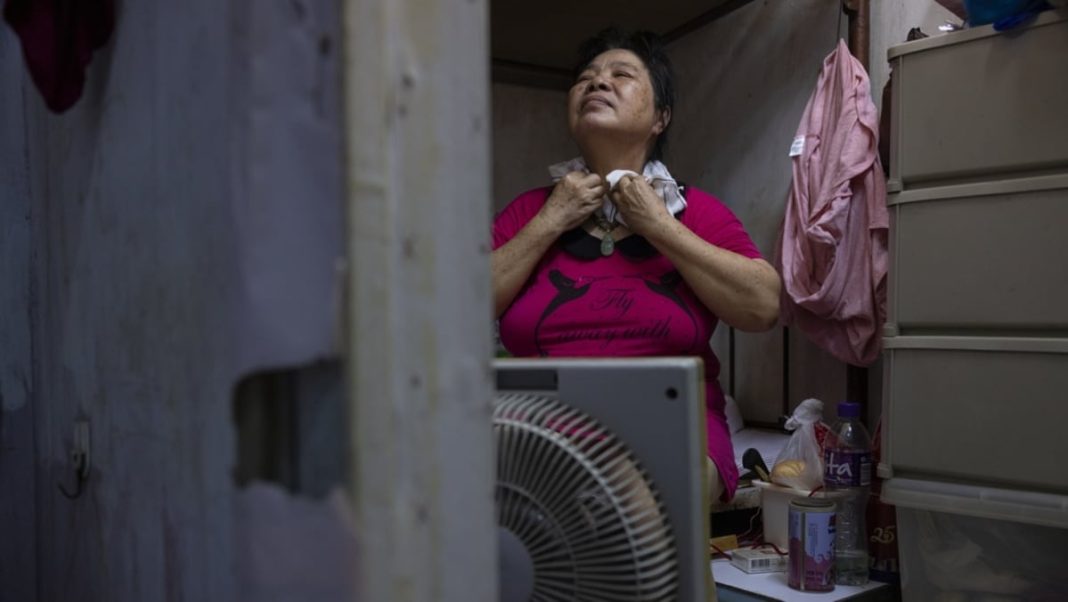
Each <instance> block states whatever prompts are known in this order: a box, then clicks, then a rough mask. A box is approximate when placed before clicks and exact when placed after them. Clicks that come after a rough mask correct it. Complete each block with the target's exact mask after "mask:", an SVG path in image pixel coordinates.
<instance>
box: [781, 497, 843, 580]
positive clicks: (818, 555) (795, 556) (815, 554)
mask: <svg viewBox="0 0 1068 602" xmlns="http://www.w3.org/2000/svg"><path fill="white" fill-rule="evenodd" d="M834 510H835V507H834V502H832V501H830V500H824V499H816V498H802V499H797V500H793V501H791V502H790V519H789V522H790V560H789V563H788V566H787V571H786V573H787V584H788V585H789V586H790V587H792V588H794V589H796V590H801V591H806V592H829V591H831V590H833V589H834V563H835V558H834V540H835V532H834V525H835V521H834V516H835V512H834Z"/></svg>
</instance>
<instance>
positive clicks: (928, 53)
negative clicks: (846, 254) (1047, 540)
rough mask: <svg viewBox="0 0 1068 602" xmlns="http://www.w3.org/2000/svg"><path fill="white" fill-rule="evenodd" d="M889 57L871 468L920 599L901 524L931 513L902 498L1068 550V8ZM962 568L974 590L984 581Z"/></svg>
mask: <svg viewBox="0 0 1068 602" xmlns="http://www.w3.org/2000/svg"><path fill="white" fill-rule="evenodd" d="M890 60H891V62H892V63H893V65H894V90H893V93H894V98H893V101H892V102H893V104H892V121H893V124H894V129H893V131H892V135H891V154H892V158H891V174H890V182H889V183H888V189H889V190H890V195H889V199H888V204H889V206H890V214H891V224H890V225H891V241H890V252H891V267H890V280H889V291H888V292H889V296H888V300H889V307H888V324H887V328H886V335H887V336H886V338H885V348H886V352H885V362H884V366H885V374H884V400H883V404H884V409H883V427H884V432H883V441H884V450H883V458H882V463H881V465H880V466H879V472H880V474H881V475H882V476H883V477H887V478H890V481H888V482H887V483H886V484H885V488H884V497H885V498H886V499H887V500H888V501H890V502H891V503H896V504H898V507H899V515H900V514H901V513H902V512H904V515H903V516H902V518H903V519H904V520H901V519H900V518H899V520H900V521H901V524H902V532H901V534H900V536H901V538H902V541H901V545H902V561H903V563H904V567H903V568H904V571H905V574H904V575H903V577H904V578H905V579H906V583H905V587H904V593H905V594H906V598H914V599H923V598H925V597H927V596H931V595H935V594H936V593H937V592H936V591H935V590H934V589H930V587H933V586H932V583H931V581H930V580H926V579H924V573H923V571H922V570H921V569H922V567H923V562H921V561H920V559H917V558H912V559H909V558H906V557H905V553H906V551H907V550H919V549H920V548H921V547H923V546H922V545H920V542H919V539H918V538H919V534H917V533H916V532H915V531H914V530H913V531H912V532H909V530H908V529H905V526H906V525H910V526H912V525H928V526H929V525H931V524H934V523H932V522H931V520H929V517H928V518H925V519H924V520H917V517H916V516H914V515H912V514H909V513H910V512H913V511H916V512H919V511H924V512H931V513H933V514H932V516H936V517H939V516H940V517H943V518H946V517H949V516H955V517H968V519H967V520H977V519H976V517H982V518H983V519H990V518H998V519H1002V521H1007V522H1006V524H1016V523H1030V524H1031V525H1036V524H1041V525H1044V526H1045V527H1047V528H1048V527H1051V526H1052V527H1055V528H1056V529H1055V531H1054V536H1055V537H1059V539H1057V545H1061V544H1063V545H1064V547H1065V548H1068V437H1066V436H1065V435H1063V434H1062V431H1064V428H1065V425H1068V15H1065V14H1063V13H1056V12H1047V13H1044V14H1043V15H1041V16H1040V17H1039V18H1038V19H1036V20H1035V21H1034V22H1033V23H1031V24H1030V25H1029V26H1027V27H1026V28H1023V29H1022V30H1021V31H1018V32H1014V33H1013V34H1011V35H1004V34H1000V33H997V32H994V31H993V30H992V29H991V28H990V27H984V28H976V29H971V30H965V31H962V32H956V33H953V34H948V35H945V36H940V37H935V38H928V39H925V40H921V41H917V42H911V43H908V44H905V45H902V46H898V47H895V48H893V49H891V50H890ZM947 520H948V519H947ZM954 520H956V519H954ZM968 524H970V525H975V524H985V523H983V522H982V521H980V522H979V523H968ZM969 528H974V527H969ZM1061 528H1064V529H1066V530H1063V532H1062V530H1061ZM980 547H981V546H980ZM928 548H929V546H928ZM917 553H918V552H917ZM1057 553H1060V554H1063V553H1064V552H1063V550H1061V549H1058V550H1057ZM910 566H911V567H912V569H913V570H912V577H913V579H912V584H911V586H910V585H909V583H908V578H909V568H910ZM928 568H931V567H928ZM936 573H937V574H938V575H939V576H940V577H939V578H943V581H942V583H943V585H945V584H946V583H947V582H946V581H945V580H944V577H945V575H946V572H945V567H941V568H939V567H935V568H933V569H931V574H936ZM962 577H964V578H963V580H962V581H961V582H962V583H964V584H965V585H964V586H962V587H965V589H964V590H962V591H964V592H965V593H968V590H967V589H966V588H967V587H968V585H967V584H968V583H969V582H970V583H972V584H973V585H974V584H976V583H978V582H977V581H976V580H974V579H971V580H969V579H968V578H967V576H966V575H963V576H962ZM1058 578H1059V579H1060V582H1057V579H1058ZM1052 579H1053V582H1054V585H1055V586H1057V587H1061V586H1063V587H1064V588H1065V590H1064V591H1068V576H1065V575H1059V576H1055V577H1052ZM949 583H953V582H952V580H950V581H949ZM929 586H930V587H929ZM976 587H978V586H976ZM925 588H927V589H925ZM943 589H953V586H950V585H947V586H946V588H943ZM981 591H983V590H981V589H979V590H974V591H972V592H971V593H979V592H981ZM910 593H911V595H910ZM986 593H992V592H989V591H988V592H986ZM1000 593H1001V594H1004V593H1008V592H1000ZM1034 593H1036V592H1030V593H1029V594H1027V595H1030V594H1034ZM1038 593H1044V592H1038Z"/></svg>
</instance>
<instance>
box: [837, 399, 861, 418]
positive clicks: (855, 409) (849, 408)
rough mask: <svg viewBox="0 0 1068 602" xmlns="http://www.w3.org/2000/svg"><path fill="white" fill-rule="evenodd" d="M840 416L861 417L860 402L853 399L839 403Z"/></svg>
mask: <svg viewBox="0 0 1068 602" xmlns="http://www.w3.org/2000/svg"><path fill="white" fill-rule="evenodd" d="M838 417H839V418H860V404H859V403H856V402H853V401H843V402H842V403H839V404H838Z"/></svg>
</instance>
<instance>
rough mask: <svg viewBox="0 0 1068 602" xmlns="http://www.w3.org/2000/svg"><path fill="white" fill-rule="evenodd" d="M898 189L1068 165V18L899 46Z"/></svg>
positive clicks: (895, 104)
mask: <svg viewBox="0 0 1068 602" xmlns="http://www.w3.org/2000/svg"><path fill="white" fill-rule="evenodd" d="M888 56H889V58H890V61H891V63H892V64H893V68H894V87H893V100H892V107H891V115H892V120H893V123H894V127H893V130H892V133H891V155H892V157H893V159H892V160H891V173H890V182H889V184H888V185H889V188H890V190H901V189H905V190H907V189H909V188H913V187H918V186H927V185H930V184H931V183H936V182H937V181H939V180H942V181H946V180H949V181H952V180H957V181H961V180H966V179H975V178H990V177H991V176H992V175H993V174H1005V173H1025V172H1026V173H1032V174H1034V173H1037V172H1041V171H1044V170H1058V169H1060V170H1064V169H1065V168H1068V116H1066V113H1065V111H1066V109H1065V107H1068V64H1066V63H1065V57H1068V15H1066V11H1047V12H1045V13H1043V14H1041V15H1039V17H1038V18H1036V19H1035V20H1034V21H1033V22H1032V23H1031V24H1030V25H1029V26H1026V27H1022V28H1020V29H1019V30H1014V31H1013V32H1011V33H1008V34H1003V33H999V32H996V31H994V29H993V27H992V26H985V27H978V28H975V29H969V30H964V31H959V32H954V33H950V34H945V35H940V36H934V37H930V38H926V39H923V40H917V41H915V42H909V43H906V44H902V45H899V46H895V47H893V48H891V49H890V50H889V53H888Z"/></svg>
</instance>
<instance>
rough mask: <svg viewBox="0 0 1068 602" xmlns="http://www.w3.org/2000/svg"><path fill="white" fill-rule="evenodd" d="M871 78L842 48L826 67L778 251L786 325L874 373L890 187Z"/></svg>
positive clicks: (796, 149)
mask: <svg viewBox="0 0 1068 602" xmlns="http://www.w3.org/2000/svg"><path fill="white" fill-rule="evenodd" d="M878 149H879V115H878V111H877V110H876V108H875V105H874V104H873V103H872V100H871V92H870V84H869V81H868V74H867V73H865V71H864V67H863V66H862V65H861V64H860V63H859V62H858V61H857V60H856V59H855V58H853V56H852V55H850V53H849V49H848V48H847V47H846V45H845V43H844V42H842V41H839V43H838V47H837V48H836V49H835V50H834V52H832V53H831V54H830V55H829V56H828V57H827V58H826V59H824V61H823V68H822V70H821V71H820V75H819V81H818V83H817V85H816V90H815V91H814V92H813V94H812V97H811V98H810V99H809V101H808V106H807V107H806V108H805V113H804V115H803V117H802V118H801V125H800V126H799V127H798V129H797V137H796V138H795V139H794V144H793V146H792V147H791V149H790V155H791V156H792V157H793V183H792V185H791V187H790V195H789V198H788V199H787V202H786V217H785V220H784V222H783V230H782V234H781V236H780V239H779V245H778V248H777V250H776V251H777V253H776V254H777V257H776V259H777V261H778V263H779V268H780V271H781V273H782V275H783V285H784V286H783V307H782V317H783V322H784V323H785V324H787V325H788V326H793V327H795V328H797V329H798V330H800V331H801V332H803V333H805V334H806V335H807V336H808V337H809V338H810V339H811V340H812V341H813V342H815V343H816V344H817V345H819V346H820V347H822V348H823V349H826V350H827V351H828V352H829V353H831V354H832V355H833V356H834V357H836V358H838V359H840V360H842V361H843V362H847V363H849V364H853V365H857V366H868V365H870V364H872V363H873V362H874V361H875V360H876V359H877V358H878V357H879V352H880V351H881V348H882V339H881V332H880V331H881V329H882V325H883V321H884V320H885V319H886V270H887V261H888V253H887V234H888V229H889V217H888V214H887V209H886V180H885V176H884V175H883V170H882V166H881V163H880V161H879V152H878Z"/></svg>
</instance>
